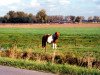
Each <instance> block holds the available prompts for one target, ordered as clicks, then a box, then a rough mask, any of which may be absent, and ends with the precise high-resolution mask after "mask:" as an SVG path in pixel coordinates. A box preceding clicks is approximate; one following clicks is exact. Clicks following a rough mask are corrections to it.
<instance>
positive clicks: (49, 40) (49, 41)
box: [47, 35, 53, 43]
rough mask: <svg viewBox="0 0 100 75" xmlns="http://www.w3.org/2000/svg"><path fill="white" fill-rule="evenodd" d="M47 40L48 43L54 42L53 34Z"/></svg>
mask: <svg viewBox="0 0 100 75" xmlns="http://www.w3.org/2000/svg"><path fill="white" fill-rule="evenodd" d="M47 42H48V43H52V42H53V37H52V35H51V36H49V37H48V39H47Z"/></svg>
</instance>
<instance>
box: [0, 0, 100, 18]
mask: <svg viewBox="0 0 100 75" xmlns="http://www.w3.org/2000/svg"><path fill="white" fill-rule="evenodd" d="M0 9H1V10H0V16H4V15H6V14H7V13H8V12H9V11H11V10H12V11H23V12H25V13H32V14H33V15H36V13H37V12H38V11H40V10H41V9H45V10H46V13H47V15H62V16H68V15H74V16H84V17H85V18H87V17H89V16H100V13H99V10H100V0H88V1H87V0H28V1H27V0H8V1H6V0H2V1H1V0H0Z"/></svg>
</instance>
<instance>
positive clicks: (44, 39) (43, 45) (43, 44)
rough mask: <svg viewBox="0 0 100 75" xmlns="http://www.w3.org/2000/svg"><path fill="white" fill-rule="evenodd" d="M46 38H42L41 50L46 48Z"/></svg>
mask: <svg viewBox="0 0 100 75" xmlns="http://www.w3.org/2000/svg"><path fill="white" fill-rule="evenodd" d="M46 41H47V40H46V36H43V37H42V48H44V47H46Z"/></svg>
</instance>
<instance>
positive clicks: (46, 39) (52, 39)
mask: <svg viewBox="0 0 100 75" xmlns="http://www.w3.org/2000/svg"><path fill="white" fill-rule="evenodd" d="M59 36H60V33H59V32H55V33H54V34H53V35H51V34H46V35H44V36H43V37H42V48H45V51H46V43H52V45H53V49H57V45H56V43H57V39H58V37H59Z"/></svg>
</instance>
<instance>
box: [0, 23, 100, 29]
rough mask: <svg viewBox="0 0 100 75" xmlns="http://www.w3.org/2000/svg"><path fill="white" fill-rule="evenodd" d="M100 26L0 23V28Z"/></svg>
mask: <svg viewBox="0 0 100 75" xmlns="http://www.w3.org/2000/svg"><path fill="white" fill-rule="evenodd" d="M49 27H100V24H94V23H92V24H0V28H49Z"/></svg>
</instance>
